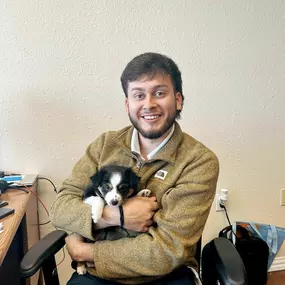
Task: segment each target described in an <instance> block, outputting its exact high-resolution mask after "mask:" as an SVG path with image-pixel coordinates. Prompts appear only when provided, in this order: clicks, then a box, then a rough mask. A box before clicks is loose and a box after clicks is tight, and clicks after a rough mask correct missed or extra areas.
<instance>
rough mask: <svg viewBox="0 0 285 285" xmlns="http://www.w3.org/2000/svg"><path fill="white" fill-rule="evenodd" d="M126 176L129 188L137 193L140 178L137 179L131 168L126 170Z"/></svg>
mask: <svg viewBox="0 0 285 285" xmlns="http://www.w3.org/2000/svg"><path fill="white" fill-rule="evenodd" d="M126 175H127V176H128V177H129V181H130V185H131V188H132V189H134V190H135V192H137V191H138V187H139V183H140V177H138V176H137V175H136V174H135V173H134V172H133V171H132V169H131V168H128V169H127V170H126Z"/></svg>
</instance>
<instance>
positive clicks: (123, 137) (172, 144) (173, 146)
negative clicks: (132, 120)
mask: <svg viewBox="0 0 285 285" xmlns="http://www.w3.org/2000/svg"><path fill="white" fill-rule="evenodd" d="M133 130H134V127H133V126H130V127H128V128H126V129H124V131H123V132H122V133H120V134H119V136H118V137H117V138H115V140H114V141H115V142H116V143H117V144H119V145H120V146H121V147H123V148H124V149H125V150H126V151H127V153H128V154H129V155H130V156H132V152H131V139H132V133H133ZM182 139H183V132H182V130H181V128H180V126H179V124H178V123H177V122H175V130H174V133H173V135H172V136H171V138H170V140H169V141H168V142H167V143H166V145H165V146H163V148H162V149H161V150H160V151H159V152H158V153H157V154H155V155H154V157H153V158H152V159H151V160H148V162H149V161H154V160H164V161H168V162H170V163H174V162H175V159H176V155H177V149H178V147H179V145H180V144H181V142H182Z"/></svg>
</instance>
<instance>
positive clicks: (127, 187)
mask: <svg viewBox="0 0 285 285" xmlns="http://www.w3.org/2000/svg"><path fill="white" fill-rule="evenodd" d="M118 189H119V190H120V191H122V192H129V190H130V187H129V185H126V184H122V185H120V186H119V187H118Z"/></svg>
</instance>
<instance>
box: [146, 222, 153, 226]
mask: <svg viewBox="0 0 285 285" xmlns="http://www.w3.org/2000/svg"><path fill="white" fill-rule="evenodd" d="M152 224H153V220H147V221H146V222H145V226H146V227H149V226H151V225H152Z"/></svg>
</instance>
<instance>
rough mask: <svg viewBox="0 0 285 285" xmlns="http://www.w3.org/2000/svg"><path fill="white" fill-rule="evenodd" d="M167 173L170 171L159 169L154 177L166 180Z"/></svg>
mask: <svg viewBox="0 0 285 285" xmlns="http://www.w3.org/2000/svg"><path fill="white" fill-rule="evenodd" d="M167 173H168V172H167V171H165V170H158V171H157V172H156V173H155V175H154V177H156V178H159V179H162V180H164V179H165V177H166V175H167Z"/></svg>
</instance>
